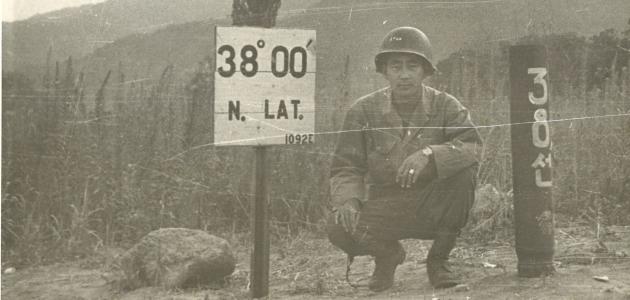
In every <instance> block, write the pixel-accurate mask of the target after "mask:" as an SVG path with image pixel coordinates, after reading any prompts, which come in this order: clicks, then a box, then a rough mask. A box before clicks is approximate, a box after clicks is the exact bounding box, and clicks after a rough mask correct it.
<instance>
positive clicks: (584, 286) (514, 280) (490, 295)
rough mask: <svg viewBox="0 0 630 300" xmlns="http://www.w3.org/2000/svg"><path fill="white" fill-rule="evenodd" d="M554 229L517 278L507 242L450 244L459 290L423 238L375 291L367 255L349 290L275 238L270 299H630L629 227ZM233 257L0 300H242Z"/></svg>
mask: <svg viewBox="0 0 630 300" xmlns="http://www.w3.org/2000/svg"><path fill="white" fill-rule="evenodd" d="M559 232H560V234H558V245H559V246H558V249H557V251H556V259H557V260H558V262H559V265H558V267H557V271H558V272H557V274H556V275H554V276H552V277H547V278H535V279H524V278H519V277H517V276H516V257H515V255H514V250H513V248H512V247H511V246H509V245H490V246H483V247H482V246H478V245H476V246H475V245H466V246H462V247H458V248H456V249H455V251H454V253H453V254H452V257H453V259H452V262H453V267H454V269H456V270H458V271H459V272H460V273H461V274H462V276H463V278H464V281H465V282H466V284H467V285H468V288H469V289H468V290H460V291H457V290H454V289H449V290H440V291H434V290H433V289H432V288H431V287H430V285H429V282H428V280H427V277H426V269H425V266H426V265H425V262H424V257H425V256H426V252H427V250H428V247H429V246H430V242H424V241H406V242H404V244H405V248H406V250H407V252H408V256H407V259H406V261H405V262H404V263H403V264H402V265H401V266H400V267H399V268H398V271H397V273H396V283H395V285H394V288H392V289H391V290H389V291H387V292H383V293H378V294H375V293H372V292H370V291H369V290H368V289H367V287H366V286H365V285H366V283H367V278H368V277H369V276H370V274H371V271H372V268H373V261H372V260H371V259H369V258H367V257H360V258H357V259H356V261H355V263H354V264H353V266H352V272H351V280H353V281H354V282H356V283H358V284H359V285H362V286H361V287H359V288H357V289H354V288H352V287H350V286H349V285H348V284H347V283H346V282H345V277H344V276H345V267H346V260H345V256H344V255H343V254H342V253H341V252H340V251H339V250H337V249H335V248H333V247H332V246H330V245H329V243H327V242H326V240H323V239H316V238H312V237H308V236H302V237H300V238H297V239H293V240H291V241H286V242H276V243H275V244H274V247H273V249H272V255H271V282H270V299H356V298H364V297H368V298H373V299H383V298H386V299H391V298H393V299H630V257H628V256H627V254H628V252H629V250H630V230H628V229H625V231H621V233H617V234H615V235H614V237H613V238H609V239H608V240H607V241H605V242H604V243H603V244H600V243H597V242H592V240H589V239H588V238H586V237H580V238H577V237H576V236H575V235H574V234H572V233H571V231H570V230H567V229H564V230H562V229H560V230H559ZM567 232H569V233H567ZM578 232H579V230H578ZM601 246H603V247H605V249H604V250H602V248H601ZM239 248H240V247H239ZM243 249H245V250H246V249H247V248H246V247H245V248H243ZM237 256H238V258H239V261H240V263H239V264H238V265H237V270H236V272H235V273H234V274H233V276H232V278H231V279H230V281H229V282H227V284H226V285H225V286H224V287H223V288H222V289H195V290H186V291H165V290H163V289H161V288H142V289H138V290H135V291H131V292H124V293H123V292H121V291H119V290H117V289H116V288H114V287H113V286H112V285H110V284H107V280H106V278H107V273H106V272H105V271H104V270H103V269H102V268H93V269H88V268H85V265H86V263H85V261H82V262H71V263H65V264H56V265H50V266H43V267H36V268H29V269H25V270H18V271H17V272H15V273H13V274H5V275H3V276H2V298H3V299H77V300H78V299H123V300H139V299H177V300H187V299H244V298H247V296H248V294H247V284H248V280H247V278H248V275H249V274H248V269H249V263H248V256H249V254H248V253H247V252H246V251H243V252H239V253H237ZM484 263H486V264H485V266H484ZM88 265H89V264H88ZM594 276H607V277H608V278H609V281H608V282H600V281H597V280H595V279H593V277H594Z"/></svg>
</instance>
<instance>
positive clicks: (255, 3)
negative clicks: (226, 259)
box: [232, 0, 280, 299]
mask: <svg viewBox="0 0 630 300" xmlns="http://www.w3.org/2000/svg"><path fill="white" fill-rule="evenodd" d="M278 9H280V0H234V2H233V5H232V25H235V26H254V27H265V28H271V27H273V26H274V25H275V23H276V16H277V14H278ZM268 148H269V146H257V147H255V148H254V149H255V152H256V166H255V168H256V169H255V187H254V195H255V197H254V198H253V199H252V202H251V207H252V208H251V211H252V216H253V217H252V220H251V228H252V232H253V235H254V236H253V244H254V245H253V246H254V249H253V251H252V256H251V263H250V282H251V287H250V293H251V297H252V298H254V299H256V298H263V297H266V296H267V295H268V294H269V246H270V243H269V197H268V194H267V178H266V177H267V176H266V166H265V160H266V157H265V153H266V152H267V149H268Z"/></svg>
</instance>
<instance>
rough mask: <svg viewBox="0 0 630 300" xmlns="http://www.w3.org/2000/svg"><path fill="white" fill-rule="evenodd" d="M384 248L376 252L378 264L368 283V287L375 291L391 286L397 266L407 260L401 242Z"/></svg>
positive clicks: (376, 262)
mask: <svg viewBox="0 0 630 300" xmlns="http://www.w3.org/2000/svg"><path fill="white" fill-rule="evenodd" d="M383 250H384V251H379V252H378V253H375V254H374V257H375V259H374V261H375V264H376V266H375V267H374V273H373V274H372V277H371V278H370V282H369V283H368V287H369V288H370V290H371V291H373V292H381V291H384V290H387V289H389V288H391V287H392V286H393V285H394V274H395V273H396V267H398V265H400V264H402V263H403V261H405V256H406V254H405V249H403V248H402V245H400V242H395V243H392V244H390V245H387V246H386V247H384V249H383Z"/></svg>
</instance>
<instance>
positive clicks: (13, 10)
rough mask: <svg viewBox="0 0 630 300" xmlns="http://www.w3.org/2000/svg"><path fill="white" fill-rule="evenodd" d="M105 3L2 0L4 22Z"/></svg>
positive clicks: (75, 0) (78, 0)
mask: <svg viewBox="0 0 630 300" xmlns="http://www.w3.org/2000/svg"><path fill="white" fill-rule="evenodd" d="M98 2H103V0H2V21H16V20H23V19H26V18H28V17H31V16H33V15H35V14H38V13H45V12H49V11H53V10H58V9H61V8H64V7H69V6H79V5H83V4H91V3H98Z"/></svg>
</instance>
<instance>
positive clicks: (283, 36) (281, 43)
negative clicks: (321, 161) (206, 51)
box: [214, 27, 316, 146]
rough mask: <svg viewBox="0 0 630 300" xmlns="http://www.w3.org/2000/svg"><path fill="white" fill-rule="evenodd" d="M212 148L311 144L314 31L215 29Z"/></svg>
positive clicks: (313, 128)
mask: <svg viewBox="0 0 630 300" xmlns="http://www.w3.org/2000/svg"><path fill="white" fill-rule="evenodd" d="M215 37H216V43H215V45H216V48H215V57H216V68H215V76H214V78H215V79H214V87H215V94H214V96H215V97H214V143H215V145H217V146H229V145H279V144H282V145H284V144H312V143H313V142H314V140H315V137H314V132H315V67H316V65H315V62H316V60H315V30H302V29H267V28H257V27H216V34H215Z"/></svg>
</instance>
